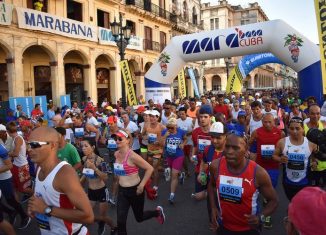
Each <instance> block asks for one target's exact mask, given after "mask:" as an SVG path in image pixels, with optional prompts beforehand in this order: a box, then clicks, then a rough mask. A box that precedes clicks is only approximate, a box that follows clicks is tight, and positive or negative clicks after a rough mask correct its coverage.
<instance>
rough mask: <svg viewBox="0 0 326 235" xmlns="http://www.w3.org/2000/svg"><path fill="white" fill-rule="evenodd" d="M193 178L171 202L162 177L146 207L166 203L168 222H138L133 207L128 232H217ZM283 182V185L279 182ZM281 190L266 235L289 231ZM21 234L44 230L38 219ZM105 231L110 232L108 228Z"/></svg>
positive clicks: (112, 213) (159, 234)
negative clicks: (196, 198) (196, 195)
mask: <svg viewBox="0 0 326 235" xmlns="http://www.w3.org/2000/svg"><path fill="white" fill-rule="evenodd" d="M193 181H194V176H192V177H191V178H189V179H186V181H185V184H184V185H183V186H179V188H178V190H177V194H176V203H175V205H174V206H171V205H170V204H169V203H168V201H167V198H168V195H169V186H168V184H167V183H166V182H165V181H163V178H162V181H161V187H160V189H159V190H160V191H159V193H160V195H159V198H158V199H157V200H156V201H149V200H147V201H146V203H145V208H146V209H152V208H155V207H156V205H162V206H163V207H164V211H165V214H166V223H165V224H164V225H160V224H159V223H158V222H157V221H156V219H152V220H149V221H145V222H143V223H141V224H138V223H137V222H136V220H135V219H134V216H133V214H132V210H130V214H129V217H128V226H127V228H128V234H130V235H136V234H137V235H138V234H142V235H153V234H155V235H163V234H164V235H165V234H169V235H186V234H187V235H209V234H213V233H212V232H210V230H209V229H208V222H207V221H208V216H207V210H206V201H202V202H196V201H193V200H192V199H191V197H190V195H191V193H192V192H193ZM279 186H281V185H280V184H279ZM277 191H278V194H279V196H280V205H279V207H278V209H277V212H276V214H275V215H274V217H273V229H272V230H264V231H263V233H262V234H264V235H283V234H285V231H284V226H283V222H282V220H283V217H284V216H285V214H286V208H287V204H288V201H287V199H286V197H285V195H284V193H283V189H282V187H278V190H277ZM109 214H110V216H112V217H113V218H116V215H115V208H114V207H111V208H110V213H109ZM90 231H91V234H97V226H96V225H92V226H90ZM17 234H21V235H26V234H35V235H36V234H40V233H39V231H38V228H37V226H36V223H35V221H33V223H32V225H31V226H30V227H29V228H28V229H26V230H24V231H17ZM105 234H110V233H109V232H108V231H107V232H106V233H105Z"/></svg>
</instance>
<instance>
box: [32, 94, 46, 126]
mask: <svg viewBox="0 0 326 235" xmlns="http://www.w3.org/2000/svg"><path fill="white" fill-rule="evenodd" d="M34 104H40V109H41V111H42V113H43V114H44V116H43V119H46V120H47V119H48V115H47V113H48V104H47V101H46V96H45V95H44V96H35V98H34Z"/></svg>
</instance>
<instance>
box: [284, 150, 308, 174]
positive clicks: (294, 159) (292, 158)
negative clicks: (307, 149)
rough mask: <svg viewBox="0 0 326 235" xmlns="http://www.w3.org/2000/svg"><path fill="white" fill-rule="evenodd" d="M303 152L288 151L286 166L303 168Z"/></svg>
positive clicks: (296, 168)
mask: <svg viewBox="0 0 326 235" xmlns="http://www.w3.org/2000/svg"><path fill="white" fill-rule="evenodd" d="M304 158H305V154H304V153H288V160H289V161H288V164H287V167H288V168H289V169H291V170H304V160H305V159H304Z"/></svg>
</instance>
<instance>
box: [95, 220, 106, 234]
mask: <svg viewBox="0 0 326 235" xmlns="http://www.w3.org/2000/svg"><path fill="white" fill-rule="evenodd" d="M104 233H105V223H104V222H99V223H98V229H97V234H98V235H103V234H104Z"/></svg>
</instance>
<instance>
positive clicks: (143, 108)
mask: <svg viewBox="0 0 326 235" xmlns="http://www.w3.org/2000/svg"><path fill="white" fill-rule="evenodd" d="M145 110H146V109H145V107H144V106H139V107H138V108H137V113H142V112H144V111H145Z"/></svg>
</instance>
